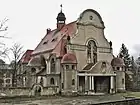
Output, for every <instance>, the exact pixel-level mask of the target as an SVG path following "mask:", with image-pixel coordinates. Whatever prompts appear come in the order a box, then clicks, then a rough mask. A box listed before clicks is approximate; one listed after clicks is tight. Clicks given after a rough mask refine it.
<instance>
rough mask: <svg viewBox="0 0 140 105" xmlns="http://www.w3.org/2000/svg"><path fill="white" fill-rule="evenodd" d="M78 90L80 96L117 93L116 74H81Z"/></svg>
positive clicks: (78, 76) (79, 75)
mask: <svg viewBox="0 0 140 105" xmlns="http://www.w3.org/2000/svg"><path fill="white" fill-rule="evenodd" d="M77 78H78V87H77V90H78V92H79V93H80V94H84V95H85V94H87V95H92V94H99V95H100V94H107V93H115V92H116V75H115V74H86V73H79V74H78V75H77Z"/></svg>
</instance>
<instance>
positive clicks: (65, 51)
mask: <svg viewBox="0 0 140 105" xmlns="http://www.w3.org/2000/svg"><path fill="white" fill-rule="evenodd" d="M64 54H67V47H66V46H64Z"/></svg>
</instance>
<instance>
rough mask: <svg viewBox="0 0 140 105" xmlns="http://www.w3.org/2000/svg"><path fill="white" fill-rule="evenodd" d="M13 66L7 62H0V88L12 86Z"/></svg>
mask: <svg viewBox="0 0 140 105" xmlns="http://www.w3.org/2000/svg"><path fill="white" fill-rule="evenodd" d="M12 76H13V68H11V67H10V66H9V65H8V64H0V88H9V87H12Z"/></svg>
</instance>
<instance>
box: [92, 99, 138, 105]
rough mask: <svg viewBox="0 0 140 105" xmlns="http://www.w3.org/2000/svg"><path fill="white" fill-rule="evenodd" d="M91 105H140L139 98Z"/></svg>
mask: <svg viewBox="0 0 140 105" xmlns="http://www.w3.org/2000/svg"><path fill="white" fill-rule="evenodd" d="M92 105H140V99H139V98H134V99H126V100H119V101H113V102H103V103H96V104H92Z"/></svg>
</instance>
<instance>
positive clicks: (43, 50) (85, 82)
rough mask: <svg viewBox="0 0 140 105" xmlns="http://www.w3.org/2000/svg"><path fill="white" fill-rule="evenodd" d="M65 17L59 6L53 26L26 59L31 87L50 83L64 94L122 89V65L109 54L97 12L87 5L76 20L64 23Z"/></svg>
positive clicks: (121, 62)
mask: <svg viewBox="0 0 140 105" xmlns="http://www.w3.org/2000/svg"><path fill="white" fill-rule="evenodd" d="M65 20H66V17H65V14H64V13H63V12H62V10H61V12H60V13H59V14H58V16H57V28H56V29H54V30H50V29H47V33H46V35H45V37H44V38H43V39H42V40H41V42H40V43H39V44H38V46H37V47H36V48H35V50H34V51H33V52H32V57H31V60H30V62H29V63H28V66H30V68H31V69H30V77H32V78H30V83H29V84H30V85H32V88H33V89H35V91H37V92H41V91H42V89H43V88H50V87H51V88H52V89H54V93H61V94H64V95H72V94H96V93H115V92H117V91H119V90H121V91H124V90H125V72H124V70H125V69H124V66H125V65H124V62H123V60H122V59H121V58H115V57H114V56H113V53H112V50H113V49H112V42H111V41H110V42H108V40H107V39H106V38H105V35H104V28H105V26H104V22H103V20H102V18H101V16H100V14H99V13H98V12H96V11H95V10H92V9H87V10H85V11H83V12H82V13H81V14H80V16H79V18H78V19H77V20H76V21H74V22H71V23H69V24H65Z"/></svg>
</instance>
